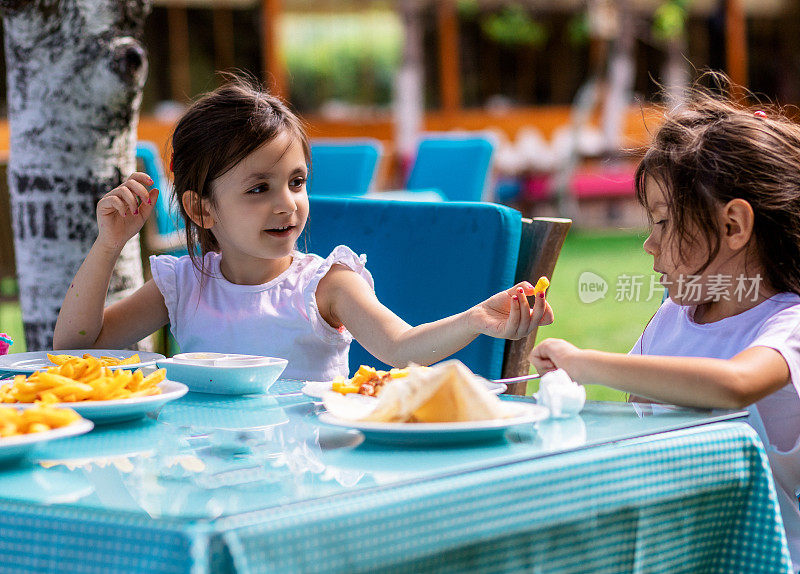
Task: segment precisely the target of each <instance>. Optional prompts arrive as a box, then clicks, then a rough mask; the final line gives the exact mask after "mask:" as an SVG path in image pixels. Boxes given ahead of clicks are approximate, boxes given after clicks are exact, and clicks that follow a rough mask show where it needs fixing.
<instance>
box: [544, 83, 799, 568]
mask: <svg viewBox="0 0 800 574" xmlns="http://www.w3.org/2000/svg"><path fill="white" fill-rule="evenodd" d="M692 96H693V97H692V99H691V101H690V102H689V103H687V104H684V105H682V106H680V107H678V108H676V109H674V110H672V111H670V112H669V113H667V114H666V119H665V122H664V123H663V125H662V126H661V127H660V128H659V129H658V131H657V132H656V133H655V135H654V139H653V142H652V144H651V146H650V148H649V149H648V150H647V152H646V153H645V155H644V157H643V159H642V161H641V163H640V164H639V167H638V169H637V173H636V192H637V197H638V199H639V201H640V203H641V204H642V205H643V206H644V207H645V208H646V209H647V214H648V218H649V220H650V222H651V224H652V230H651V232H650V236H649V237H648V238H647V240H646V241H645V242H644V249H645V251H646V252H647V253H649V254H650V255H652V256H653V269H654V270H655V271H656V272H658V273H661V274H662V279H661V282H662V283H663V284H664V286H665V287H667V289H668V292H669V298H668V299H667V300H666V301H664V303H663V304H662V305H661V307H660V308H659V309H658V311H657V312H656V314H655V315H654V316H653V318H652V319H651V321H650V323H649V324H648V325H647V326H646V327H645V330H644V333H642V336H641V337H640V338H639V340H638V341H637V342H636V345H635V346H634V348H633V349H632V351H631V352H630V354H628V355H623V354H616V353H605V352H599V351H593V350H588V349H578V348H577V347H575V346H573V345H571V344H570V343H568V342H566V341H563V340H558V339H546V340H544V341H542V342H541V343H540V344H539V345H538V346H536V347H535V348H534V349H533V351H532V353H531V360H532V362H533V363H534V365H535V366H536V368H537V369H538V370H539V372H544V371H548V370H551V369H554V368H558V367H560V368H563V369H564V370H566V371H567V372H568V373H569V374H570V375H571V376H572V378H573V379H575V380H576V381H578V382H581V383H600V384H603V385H607V386H610V387H614V388H617V389H620V390H623V391H627V392H629V393H633V394H636V395H640V396H643V397H646V398H648V399H652V400H656V401H663V402H668V403H673V404H677V405H686V406H696V407H711V408H713V407H720V408H745V407H746V408H747V409H748V410H749V411H750V417H749V422H750V423H751V424H752V425H753V427H754V428H755V429H756V430H757V431H758V433H759V435H760V436H761V439H762V441H763V443H764V445H765V446H766V447H767V452H768V455H769V458H770V462H771V465H772V469H773V474H774V476H775V479H776V483H777V485H778V498H779V500H780V505H781V513H782V515H783V521H784V525H785V527H786V531H787V538H788V539H789V546H790V551H791V554H792V558H793V562H794V567H795V570H797V569H798V568H800V510H798V500H797V496H796V489H797V488H798V487H800V396H799V395H798V389H800V127H798V126H797V125H795V124H794V123H792V122H791V121H789V120H788V119H787V118H786V117H784V116H783V115H782V114H781V113H780V112H779V111H778V110H770V111H768V112H764V111H762V110H752V109H747V108H745V107H741V106H739V105H736V104H734V103H732V102H731V101H728V100H727V99H725V98H723V97H720V96H713V95H711V94H710V93H708V92H705V91H702V90H696V91H695V92H694V93H693V94H692Z"/></svg>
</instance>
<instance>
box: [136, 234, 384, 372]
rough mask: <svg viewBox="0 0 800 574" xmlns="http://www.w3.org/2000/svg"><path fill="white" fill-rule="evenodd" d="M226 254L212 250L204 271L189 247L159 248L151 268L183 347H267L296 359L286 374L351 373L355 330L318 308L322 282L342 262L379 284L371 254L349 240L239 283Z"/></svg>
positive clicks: (262, 350)
mask: <svg viewBox="0 0 800 574" xmlns="http://www.w3.org/2000/svg"><path fill="white" fill-rule="evenodd" d="M220 258H221V256H220V254H219V253H213V252H212V253H207V254H206V255H205V258H204V269H205V272H206V273H207V275H205V276H201V274H200V271H199V270H198V269H197V268H195V267H194V265H193V264H192V261H191V259H190V258H189V256H188V255H184V256H183V257H173V256H171V255H157V256H156V255H154V256H151V257H150V268H151V270H152V273H153V280H154V281H155V283H156V285H157V286H158V289H159V290H160V291H161V294H162V295H163V296H164V302H165V303H166V305H167V311H168V312H169V321H170V329H171V331H172V334H173V336H174V337H175V340H176V341H177V342H178V344H179V345H180V347H181V352H184V353H187V352H200V351H208V352H219V353H244V354H248V355H265V356H268V357H280V358H283V359H288V361H289V364H288V365H287V366H286V370H284V372H283V374H282V375H281V376H282V377H284V378H289V379H301V380H309V381H328V380H331V379H333V378H334V377H336V376H339V375H342V376H348V371H349V368H348V364H347V360H348V353H349V350H350V342H351V341H352V339H353V338H352V336H351V335H350V333H348V332H347V330H345V329H344V328H342V329H338V330H337V329H334V328H333V327H331V326H330V325H328V323H326V322H325V320H324V319H323V318H322V316H321V315H320V313H319V309H318V308H317V299H316V291H317V285H319V282H320V280H321V279H322V278H323V277H324V276H325V274H326V273H327V272H328V271H329V270H330V268H331V266H333V265H334V264H335V263H340V264H342V265H345V266H347V267H349V268H350V269H352V270H353V271H355V272H356V273H358V274H359V275H361V276H362V277H363V278H364V279H366V280H367V282H368V283H369V285H370V287H374V283H373V281H372V275H370V273H369V271H367V270H366V268H365V266H364V265H365V263H366V256H364V255H362V256H360V257H359V256H357V255H356V254H355V253H353V251H351V250H350V249H349V248H347V247H345V246H344V245H340V246H338V247H336V248H335V249H334V250H333V252H332V253H331V254H330V255H329V256H328V257H327V258H325V259H323V258H322V257H320V256H318V255H314V254H311V253H300V252H299V251H295V252H294V253H293V254H292V264H291V265H290V266H289V268H288V269H287V270H286V271H284V272H283V273H281V274H280V275H279V276H278V277H276V278H275V279H273V280H271V281H269V282H268V283H264V284H262V285H237V284H235V283H231V282H229V281H228V280H227V279H225V278H224V277H223V275H222V273H221V272H220V268H219V265H220Z"/></svg>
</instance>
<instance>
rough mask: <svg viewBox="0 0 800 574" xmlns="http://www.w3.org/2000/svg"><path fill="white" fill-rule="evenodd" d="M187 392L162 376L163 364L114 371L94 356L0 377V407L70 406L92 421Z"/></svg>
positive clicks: (122, 416) (133, 412) (133, 413)
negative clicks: (146, 369) (147, 369)
mask: <svg viewBox="0 0 800 574" xmlns="http://www.w3.org/2000/svg"><path fill="white" fill-rule="evenodd" d="M187 391H188V387H187V386H186V385H184V384H183V383H177V382H175V381H168V380H166V371H165V370H164V369H158V370H156V371H154V372H152V373H150V374H148V375H146V374H144V372H143V371H142V370H141V369H137V370H135V371H131V370H127V369H116V370H113V369H112V368H110V367H107V366H104V365H103V364H102V362H101V361H100V360H98V359H97V358H95V357H93V356H89V357H87V358H82V357H77V356H73V357H72V358H71V359H69V360H68V361H65V362H64V363H63V364H61V365H57V366H52V367H48V368H47V369H43V370H39V371H35V372H33V373H31V374H30V375H25V374H20V375H15V376H14V377H13V378H11V379H6V380H3V381H0V406H3V405H13V406H15V407H18V408H22V409H26V408H36V407H37V405H56V406H60V407H69V408H71V409H74V410H75V411H76V412H77V413H78V414H80V415H81V416H83V417H85V418H87V419H90V420H92V421H94V422H104V423H109V422H119V421H123V420H130V419H135V418H139V417H142V416H144V415H146V414H147V413H149V412H153V411H155V410H157V409H158V408H159V407H161V406H162V405H163V404H164V403H166V402H168V401H171V400H174V399H177V398H179V397H182V396H183V395H185V394H186V392H187Z"/></svg>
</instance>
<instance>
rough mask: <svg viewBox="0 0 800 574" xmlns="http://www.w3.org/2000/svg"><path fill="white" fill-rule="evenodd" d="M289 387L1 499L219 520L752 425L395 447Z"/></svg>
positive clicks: (530, 428) (560, 426)
mask: <svg viewBox="0 0 800 574" xmlns="http://www.w3.org/2000/svg"><path fill="white" fill-rule="evenodd" d="M280 383H281V384H280V385H278V384H276V385H275V386H274V387H273V389H274V392H275V393H276V394H270V395H248V396H240V397H232V396H223V395H210V394H200V393H189V394H187V395H186V396H184V397H182V398H181V399H178V400H177V401H174V402H172V403H169V404H167V405H165V406H164V407H163V408H162V409H161V411H160V412H159V413H157V415H155V416H152V417H150V418H144V419H140V420H137V421H130V422H127V423H118V424H112V425H98V426H96V427H95V429H94V430H93V431H91V432H90V433H88V434H86V435H82V436H78V437H73V438H69V439H63V440H60V441H54V442H51V443H46V444H43V445H42V446H40V447H39V448H38V449H37V450H36V452H35V453H34V454H33V455H32V456H31V457H30V458H29V459H28V460H24V461H14V462H11V463H7V464H5V465H4V466H1V467H0V497H2V498H4V499H6V500H14V501H22V502H32V503H40V504H60V505H70V506H73V507H82V508H87V509H93V510H108V511H113V512H130V513H135V514H145V515H149V516H152V517H154V518H160V517H163V518H173V519H184V520H212V519H215V518H219V517H224V516H231V515H235V514H238V513H242V512H248V511H252V510H258V509H264V508H270V507H275V506H279V505H285V504H292V503H300V502H304V501H308V500H313V499H318V498H322V497H327V496H332V495H336V494H341V493H351V492H357V491H359V490H364V489H373V488H386V487H391V486H393V485H400V484H406V483H409V482H415V481H420V480H428V479H433V478H437V477H443V476H447V475H452V474H456V473H462V472H470V471H475V470H480V469H483V468H489V467H493V466H498V465H502V464H509V463H514V462H516V461H523V460H531V459H536V458H541V457H547V456H553V455H557V454H559V453H564V452H569V451H574V450H578V449H585V448H591V447H593V446H598V445H603V444H609V443H613V442H616V441H620V440H624V439H631V438H636V437H646V436H650V435H654V434H657V433H661V432H665V431H671V430H677V429H682V428H688V427H692V426H697V425H702V424H708V423H713V422H716V421H722V420H730V419H736V418H743V417H746V416H747V413H746V411H738V412H737V411H713V412H712V411H707V410H695V409H684V408H678V407H667V406H661V405H639V404H629V403H603V402H589V403H587V405H586V407H585V408H584V410H583V411H582V412H581V413H580V415H578V416H575V417H572V418H568V419H548V420H544V421H540V422H538V423H534V424H528V425H523V426H517V427H512V428H511V429H509V430H508V431H507V432H506V434H505V435H504V437H503V438H501V439H497V440H492V441H488V442H487V441H481V442H474V443H471V442H465V443H461V444H455V445H439V446H436V445H433V446H431V445H424V444H417V445H411V446H390V445H384V444H380V443H374V442H371V441H369V440H364V436H363V435H362V434H361V433H359V432H358V431H355V430H348V429H342V428H337V427H332V426H327V425H324V424H322V423H321V422H320V421H319V420H318V419H317V414H319V413H320V412H322V411H323V409H322V406H321V403H319V402H315V399H311V398H309V397H306V396H304V395H302V394H301V393H300V392H299V389H300V388H301V387H302V383H300V382H294V381H280ZM505 398H506V399H507V400H522V401H527V402H533V399H530V398H521V397H505Z"/></svg>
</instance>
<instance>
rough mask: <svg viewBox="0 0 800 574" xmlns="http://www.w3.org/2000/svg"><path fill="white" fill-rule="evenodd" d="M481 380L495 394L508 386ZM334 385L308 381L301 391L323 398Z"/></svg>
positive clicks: (310, 395) (328, 382)
mask: <svg viewBox="0 0 800 574" xmlns="http://www.w3.org/2000/svg"><path fill="white" fill-rule="evenodd" d="M481 380H482V382H483V384H484V385H486V388H487V389H488V390H489V392H490V393H492V394H494V395H500V394H502V393H504V392H505V391H506V389H507V388H508V387H506V385H504V384H503V383H495V382H493V381H490V380H488V379H481ZM332 385H333V382H332V381H308V382H307V383H306V384H305V385H303V388H302V389H301V392H302V393H303V394H304V395H306V396H309V397H313V398H315V399H321V398H322V395H324V394H325V393H327V392H328V391H331V390H333V387H332Z"/></svg>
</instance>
